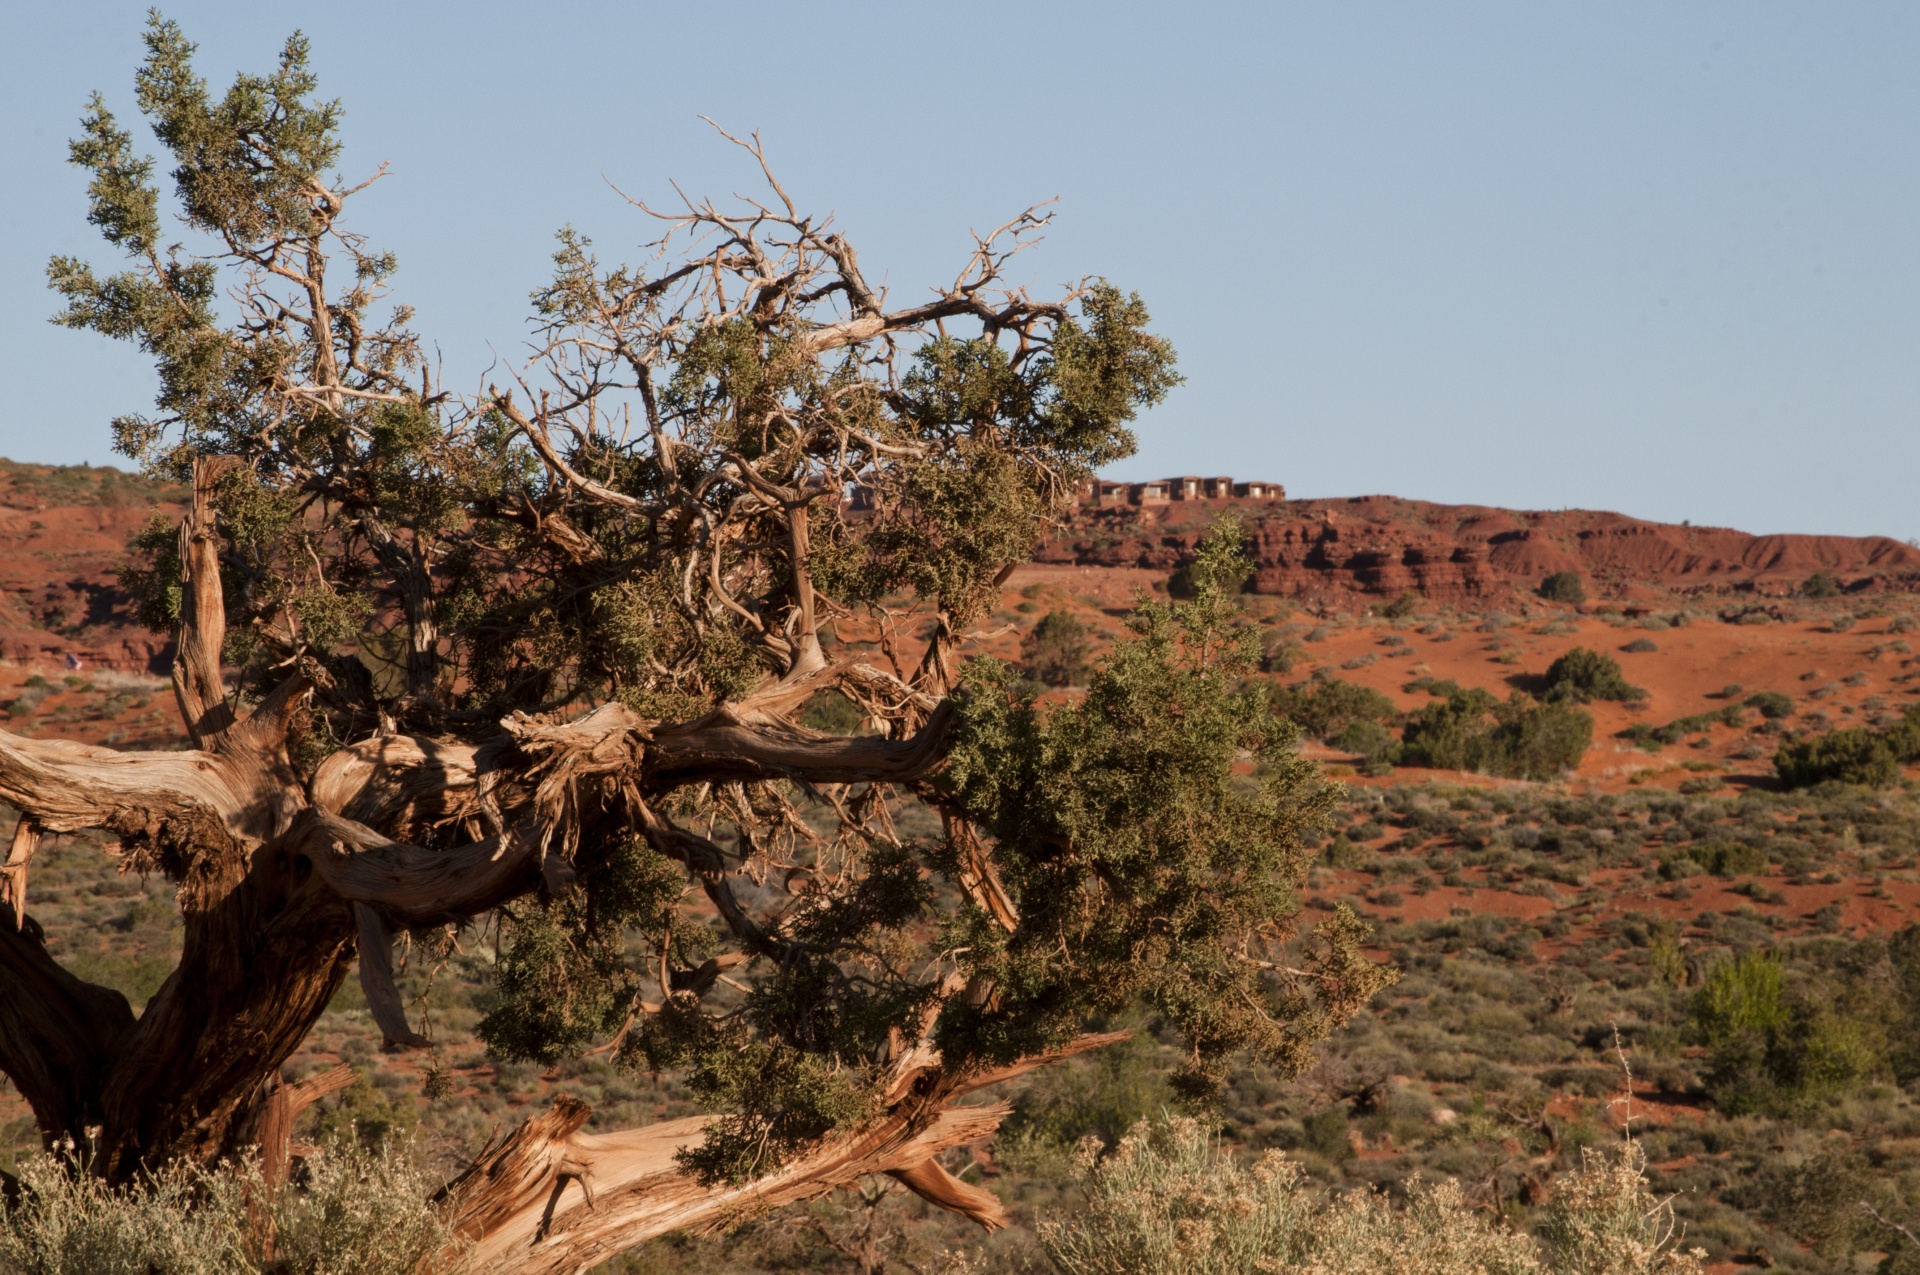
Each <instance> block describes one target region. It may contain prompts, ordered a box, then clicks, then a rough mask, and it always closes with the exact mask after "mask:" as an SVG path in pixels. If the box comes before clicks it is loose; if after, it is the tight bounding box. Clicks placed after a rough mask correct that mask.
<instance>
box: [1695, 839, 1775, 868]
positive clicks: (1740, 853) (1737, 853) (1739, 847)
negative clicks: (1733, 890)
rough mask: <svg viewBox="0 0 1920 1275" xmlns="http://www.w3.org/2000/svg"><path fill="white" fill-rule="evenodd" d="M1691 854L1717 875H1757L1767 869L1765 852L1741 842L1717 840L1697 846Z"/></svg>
mask: <svg viewBox="0 0 1920 1275" xmlns="http://www.w3.org/2000/svg"><path fill="white" fill-rule="evenodd" d="M1693 856H1694V858H1695V860H1697V861H1698V862H1699V864H1700V866H1701V867H1703V868H1705V869H1706V870H1707V871H1709V872H1711V873H1713V874H1714V875H1715V876H1717V877H1751V876H1759V875H1760V874H1761V873H1763V872H1765V871H1766V870H1767V852H1766V851H1765V850H1762V849H1761V848H1760V847H1759V846H1754V845H1747V844H1745V843H1742V842H1737V841H1736V842H1726V841H1719V842H1714V843H1712V844H1709V845H1704V846H1698V847H1696V848H1695V849H1694V851H1693Z"/></svg>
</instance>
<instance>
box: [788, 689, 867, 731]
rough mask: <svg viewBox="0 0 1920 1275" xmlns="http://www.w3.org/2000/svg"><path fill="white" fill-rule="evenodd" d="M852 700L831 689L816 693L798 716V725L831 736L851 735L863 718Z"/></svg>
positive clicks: (857, 728) (858, 727)
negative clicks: (824, 732)
mask: <svg viewBox="0 0 1920 1275" xmlns="http://www.w3.org/2000/svg"><path fill="white" fill-rule="evenodd" d="M864 716H865V715H864V714H862V713H861V711H860V708H859V706H858V705H857V704H855V703H854V702H853V701H852V700H850V699H848V698H847V697H846V696H845V695H842V694H841V693H840V692H839V691H838V690H836V689H834V688H833V687H828V688H827V689H826V690H824V691H820V692H817V693H816V694H815V695H814V697H813V698H812V699H810V700H808V701H807V706H806V708H805V709H804V710H803V711H802V712H801V714H800V724H801V725H802V726H806V727H809V728H811V729H813V730H819V731H826V732H827V733H829V734H833V735H851V734H853V733H854V732H856V731H858V730H859V729H860V723H861V721H862V720H863V718H864Z"/></svg>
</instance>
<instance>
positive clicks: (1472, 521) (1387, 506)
mask: <svg viewBox="0 0 1920 1275" xmlns="http://www.w3.org/2000/svg"><path fill="white" fill-rule="evenodd" d="M1228 508H1234V509H1237V511H1238V512H1239V513H1240V515H1241V517H1242V518H1243V519H1245V520H1246V523H1247V529H1248V533H1249V538H1250V540H1251V542H1252V547H1253V551H1254V559H1255V568H1256V570H1255V575H1254V578H1253V582H1252V588H1253V589H1254V590H1255V591H1256V592H1259V593H1271V594H1280V595H1284V596H1289V597H1325V598H1327V599H1328V600H1329V601H1337V600H1338V598H1339V597H1340V596H1341V595H1345V596H1347V597H1357V596H1369V595H1373V596H1378V595H1388V596H1391V595H1395V594H1398V593H1401V592H1405V591H1412V592H1415V593H1419V594H1422V595H1424V596H1426V597H1429V598H1434V599H1437V600H1441V601H1471V600H1479V599H1485V600H1489V601H1491V600H1496V599H1498V598H1500V597H1502V596H1506V595H1510V594H1513V593H1516V592H1528V591H1531V590H1532V589H1534V588H1535V587H1537V586H1538V585H1539V583H1540V581H1541V580H1542V579H1544V578H1545V577H1546V576H1548V575H1550V574H1552V573H1553V572H1556V571H1573V572H1576V573H1577V574H1579V575H1580V576H1581V577H1582V579H1583V580H1585V581H1586V582H1587V587H1588V589H1589V591H1590V592H1593V593H1595V594H1596V595H1598V596H1605V597H1615V598H1621V599H1632V598H1637V597H1644V596H1654V595H1659V594H1662V593H1672V592H1680V593H1709V592H1735V591H1739V592H1757V593H1762V594H1786V593H1790V592H1792V591H1794V590H1795V589H1797V588H1798V587H1799V585H1800V584H1801V583H1802V582H1803V581H1804V580H1805V579H1806V577H1807V576H1809V575H1811V574H1813V573H1814V572H1816V571H1824V572H1827V573H1829V574H1831V575H1833V576H1834V577H1835V578H1836V579H1838V580H1839V582H1840V583H1841V584H1842V586H1843V587H1846V588H1849V589H1861V590H1865V589H1878V588H1900V589H1914V588H1920V549H1915V548H1914V547H1912V546H1910V545H1906V544H1902V543H1901V542H1900V541H1897V540H1892V539H1889V538H1888V537H1885V536H1870V537H1864V538H1856V537H1849V536H1796V535H1766V536H1755V535H1749V534H1747V533H1746V532H1741V531H1731V530H1728V529H1725V528H1720V527H1692V526H1679V527H1676V526H1672V525H1671V524H1666V523H1656V522H1644V521H1642V520H1640V519H1638V518H1629V517H1626V516H1625V515H1622V514H1612V513H1594V512H1588V511H1586V510H1564V511H1559V512H1522V511H1514V510H1506V509H1491V508H1487V507H1485V506H1481V505H1435V504H1430V503H1427V502H1425V501H1418V500H1401V499H1399V498H1397V497H1393V496H1356V497H1353V498H1351V499H1347V500H1302V501H1292V502H1288V503H1285V504H1270V503H1265V502H1243V501H1189V502H1178V503H1172V504H1163V505H1153V506H1145V507H1124V508H1103V509H1092V508H1087V509H1079V510H1076V511H1075V512H1074V514H1073V515H1072V517H1071V518H1070V519H1069V521H1068V522H1067V524H1066V525H1065V526H1064V527H1063V529H1062V531H1061V533H1060V534H1059V535H1058V536H1057V537H1056V538H1055V539H1054V540H1052V541H1051V542H1050V543H1048V544H1046V545H1045V546H1043V547H1042V548H1041V550H1040V553H1039V561H1042V562H1048V563H1057V564H1063V565H1064V564H1077V565H1081V566H1108V567H1147V568H1154V569H1164V570H1171V569H1173V568H1174V567H1176V566H1178V565H1179V564H1180V563H1181V562H1183V561H1185V560H1186V558H1187V557H1188V556H1189V555H1190V554H1191V552H1192V549H1193V546H1194V544H1195V543H1196V542H1197V541H1198V540H1199V538H1200V536H1201V534H1202V533H1203V532H1204V531H1205V529H1206V528H1207V526H1209V525H1210V524H1211V523H1212V521H1213V520H1214V518H1216V517H1218V516H1219V514H1220V513H1221V512H1222V511H1223V510H1225V509H1228Z"/></svg>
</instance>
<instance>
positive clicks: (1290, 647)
mask: <svg viewBox="0 0 1920 1275" xmlns="http://www.w3.org/2000/svg"><path fill="white" fill-rule="evenodd" d="M1306 654H1307V648H1305V647H1304V646H1301V645H1300V643H1299V642H1297V641H1295V640H1294V639H1293V638H1291V637H1281V638H1275V639H1274V640H1273V641H1272V642H1269V643H1268V644H1267V649H1266V651H1265V652H1264V653H1263V654H1262V655H1261V657H1260V671H1261V672H1263V673H1291V672H1293V666H1294V665H1295V664H1298V663H1299V662H1300V661H1301V660H1302V659H1303V658H1305V656H1306Z"/></svg>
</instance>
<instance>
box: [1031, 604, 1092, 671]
mask: <svg viewBox="0 0 1920 1275" xmlns="http://www.w3.org/2000/svg"><path fill="white" fill-rule="evenodd" d="M1088 650H1089V647H1088V642H1087V626H1086V625H1084V624H1082V623H1081V622H1080V620H1079V618H1078V617H1076V616H1074V615H1073V614H1072V613H1071V612H1068V611H1049V612H1047V613H1046V614H1045V615H1043V616H1041V617H1040V622H1039V623H1038V624H1036V625H1034V626H1033V631H1032V632H1030V633H1028V634H1027V636H1026V640H1025V641H1024V642H1023V643H1022V644H1021V655H1022V657H1023V658H1024V659H1025V661H1026V666H1027V671H1028V672H1030V673H1031V674H1033V676H1034V677H1036V678H1039V679H1040V680H1041V681H1042V682H1045V683H1046V684H1047V685H1048V686H1077V685H1079V684H1081V683H1082V682H1084V681H1086V678H1087V673H1088V671H1089V666H1088V661H1087V656H1088Z"/></svg>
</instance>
